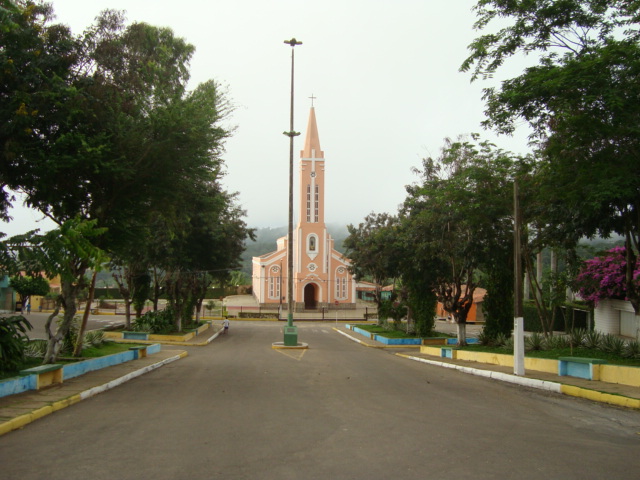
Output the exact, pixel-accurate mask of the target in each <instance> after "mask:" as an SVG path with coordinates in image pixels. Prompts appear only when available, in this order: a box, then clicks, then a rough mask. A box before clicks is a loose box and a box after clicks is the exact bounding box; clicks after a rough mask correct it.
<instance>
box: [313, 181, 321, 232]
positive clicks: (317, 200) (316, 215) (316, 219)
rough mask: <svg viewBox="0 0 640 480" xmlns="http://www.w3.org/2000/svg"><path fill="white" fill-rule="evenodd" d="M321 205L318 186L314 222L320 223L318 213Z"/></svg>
mask: <svg viewBox="0 0 640 480" xmlns="http://www.w3.org/2000/svg"><path fill="white" fill-rule="evenodd" d="M319 205H320V187H318V185H316V195H315V211H314V222H316V223H318V211H319Z"/></svg>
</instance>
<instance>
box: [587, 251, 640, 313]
mask: <svg viewBox="0 0 640 480" xmlns="http://www.w3.org/2000/svg"><path fill="white" fill-rule="evenodd" d="M636 258H637V257H636ZM626 272H627V255H626V250H625V247H614V248H612V249H611V250H609V251H607V253H606V254H605V255H603V256H601V257H595V258H592V259H591V260H587V261H585V262H584V266H583V267H582V269H581V270H580V273H579V274H578V276H577V277H576V278H575V281H574V284H575V287H577V291H578V294H579V295H580V296H581V297H582V298H583V299H584V300H586V301H587V302H589V303H591V304H593V305H594V306H596V305H598V302H599V301H600V300H603V299H607V298H612V299H618V300H630V299H629V298H628V296H627V278H626ZM633 284H634V286H635V289H636V291H637V290H638V289H640V260H636V266H635V269H634V270H633Z"/></svg>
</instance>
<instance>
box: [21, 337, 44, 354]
mask: <svg viewBox="0 0 640 480" xmlns="http://www.w3.org/2000/svg"><path fill="white" fill-rule="evenodd" d="M47 343H48V342H47V341H46V340H43V339H41V338H39V339H36V340H31V341H30V342H29V343H28V344H27V346H26V347H25V349H24V355H25V356H26V357H32V358H42V357H44V354H45V353H47Z"/></svg>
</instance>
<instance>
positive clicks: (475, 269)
mask: <svg viewBox="0 0 640 480" xmlns="http://www.w3.org/2000/svg"><path fill="white" fill-rule="evenodd" d="M474 138H475V137H474ZM475 139H477V138H475ZM512 163H513V162H512V159H511V157H510V155H508V154H506V153H505V152H502V151H501V150H496V149H495V147H494V146H493V145H491V144H489V143H487V142H481V143H479V144H478V145H475V144H473V143H471V142H468V141H462V140H461V141H457V142H452V141H450V140H447V141H446V143H445V146H444V147H443V149H442V153H441V155H440V156H439V157H438V158H437V159H433V158H427V159H425V160H424V161H423V168H422V170H420V171H418V173H419V174H420V175H421V177H422V183H421V184H417V185H411V186H409V187H407V191H408V196H407V199H406V201H405V204H404V206H403V210H404V212H406V213H405V214H406V216H407V218H408V219H409V222H410V225H411V226H410V229H411V231H412V236H413V237H414V238H417V239H419V243H420V250H421V252H422V253H421V255H422V256H423V257H429V256H430V257H432V258H433V259H434V260H432V272H433V276H434V277H435V278H434V280H433V283H432V288H433V290H434V291H435V295H436V297H437V299H438V301H439V302H441V303H442V305H443V307H444V309H445V310H446V311H447V312H449V313H450V314H451V315H452V317H453V319H454V321H455V322H456V324H457V325H458V343H459V344H460V345H464V344H466V323H467V315H468V313H469V310H470V308H471V306H472V304H473V294H474V291H475V289H476V287H477V286H478V274H479V272H480V271H481V270H482V268H484V269H485V270H486V271H487V272H488V273H489V275H490V276H493V277H494V278H495V277H497V276H498V275H499V274H498V273H495V272H503V271H504V270H506V269H508V268H510V264H509V262H508V259H507V258H506V257H505V256H504V255H505V254H504V253H503V254H500V252H507V253H508V252H509V247H508V243H509V242H511V241H512V240H511V237H510V235H509V232H512V231H513V226H512V224H511V223H512V221H511V209H510V208H509V207H510V204H509V198H510V196H509V192H510V185H511V181H512V180H511V175H512V171H511V170H512ZM496 255H500V256H499V257H496Z"/></svg>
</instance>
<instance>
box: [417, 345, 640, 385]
mask: <svg viewBox="0 0 640 480" xmlns="http://www.w3.org/2000/svg"><path fill="white" fill-rule="evenodd" d="M444 348H447V347H437V346H421V347H420V353H423V354H425V355H430V356H434V357H440V358H451V359H453V360H465V361H469V362H478V363H486V364H491V365H500V366H503V367H513V355H508V354H500V353H489V352H474V351H471V350H465V349H455V348H454V349H452V348H449V349H448V351H446V352H443V350H444ZM562 358H563V359H565V357H562ZM563 361H566V360H563ZM581 361H582V359H581ZM593 363H595V364H597V365H598V370H599V373H598V376H597V378H592V379H593V380H596V379H597V380H600V381H601V382H608V383H619V384H621V385H629V386H632V387H640V367H627V366H623V365H609V364H607V363H602V362H601V361H597V362H593ZM524 368H525V370H533V371H537V372H546V373H553V374H555V375H561V374H566V371H563V370H561V368H560V360H553V359H548V358H535V357H527V356H525V358H524ZM582 378H585V377H582Z"/></svg>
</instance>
